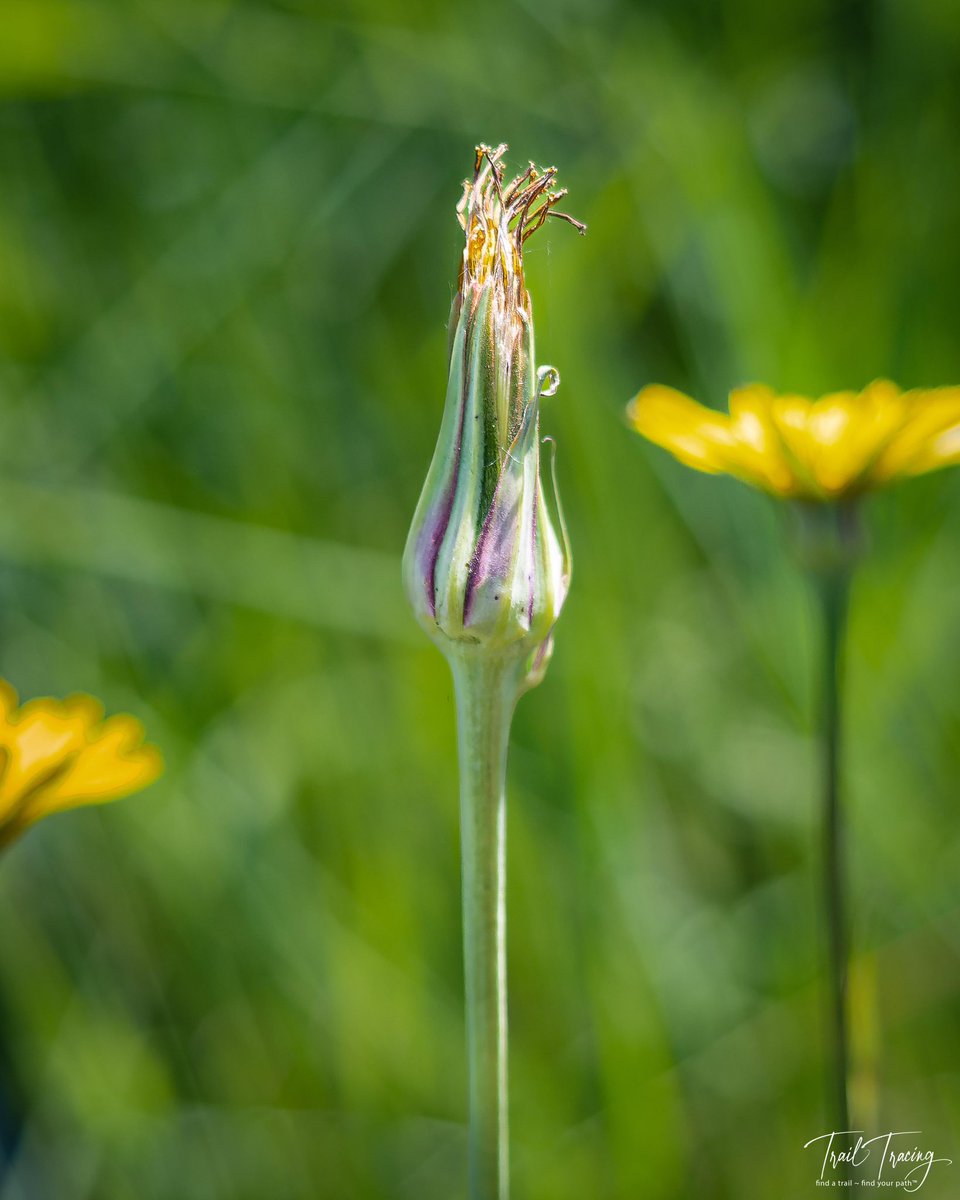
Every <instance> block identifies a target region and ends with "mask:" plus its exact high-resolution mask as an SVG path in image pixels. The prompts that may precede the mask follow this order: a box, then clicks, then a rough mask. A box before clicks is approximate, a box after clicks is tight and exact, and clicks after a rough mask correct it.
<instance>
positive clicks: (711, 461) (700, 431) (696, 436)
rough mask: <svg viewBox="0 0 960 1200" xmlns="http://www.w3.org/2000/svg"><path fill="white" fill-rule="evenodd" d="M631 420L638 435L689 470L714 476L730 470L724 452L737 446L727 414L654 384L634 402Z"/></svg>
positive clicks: (631, 405)
mask: <svg viewBox="0 0 960 1200" xmlns="http://www.w3.org/2000/svg"><path fill="white" fill-rule="evenodd" d="M627 418H628V420H629V421H630V423H631V424H632V425H633V427H634V429H636V431H637V432H638V433H642V434H643V436H644V437H646V438H649V439H650V441H651V442H656V444H657V445H658V446H663V447H664V449H665V450H669V451H670V453H671V454H672V455H673V456H674V458H678V459H679V460H680V461H681V462H682V463H686V464H687V466H689V467H696V468H697V470H698V471H707V472H709V473H710V474H716V473H717V472H718V471H725V470H726V469H727V465H726V459H725V457H724V451H727V450H729V448H730V447H731V446H732V445H733V437H732V435H731V433H730V419H729V417H727V416H726V415H725V414H724V413H718V412H715V411H714V410H713V409H712V408H706V407H705V406H704V405H702V404H698V403H697V402H696V401H695V400H691V399H690V397H689V396H685V395H684V394H683V393H682V392H678V391H675V390H674V389H673V388H668V387H663V386H662V384H659V383H654V384H650V386H649V387H645V388H644V389H643V391H641V392H640V393H639V394H638V395H637V396H635V397H634V398H633V400H631V401H630V404H629V405H628V406H627Z"/></svg>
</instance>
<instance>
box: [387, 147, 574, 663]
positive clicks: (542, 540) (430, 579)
mask: <svg viewBox="0 0 960 1200" xmlns="http://www.w3.org/2000/svg"><path fill="white" fill-rule="evenodd" d="M505 149H506V147H505V146H500V147H498V148H497V149H496V150H490V149H488V148H487V147H484V146H481V147H479V148H478V150H477V157H476V166H475V170H474V177H473V179H472V180H467V182H466V183H465V184H464V195H463V199H462V201H461V203H460V205H459V206H458V210H457V211H458V215H459V218H460V224H461V225H462V227H463V230H464V233H465V237H466V244H465V247H464V252H463V264H462V267H461V272H460V288H459V292H458V294H457V297H456V300H455V302H454V306H453V314H452V317H451V331H452V341H451V349H450V372H449V381H448V384H447V398H446V405H445V409H444V414H443V421H442V424H441V428H440V437H439V440H438V442H437V448H436V451H435V453H434V457H433V462H432V464H431V467H430V471H429V473H428V475H427V481H426V484H425V485H424V489H423V494H422V495H421V497H420V503H419V505H418V506H417V511H416V515H415V516H414V519H413V525H412V527H411V530H410V535H409V538H408V540H407V547H406V552H405V554H404V583H405V586H406V590H407V595H408V597H409V599H410V602H411V604H412V605H413V609H414V612H415V613H416V615H417V617H418V619H419V621H420V623H421V624H422V625H423V627H424V628H425V629H426V631H427V632H428V633H429V634H430V635H431V637H432V638H433V639H434V640H435V641H436V642H437V643H438V644H439V645H440V647H441V649H443V650H444V651H445V652H446V653H450V652H451V651H469V649H470V648H471V647H476V648H482V649H483V650H485V651H488V652H491V653H496V654H498V655H499V656H500V657H504V658H506V657H512V658H515V659H517V660H518V661H522V662H524V663H526V664H527V665H528V666H529V674H528V676H527V680H526V682H527V684H528V685H530V684H532V683H535V682H539V676H540V674H542V670H543V668H544V667H545V665H546V658H547V656H548V654H549V642H550V634H551V630H552V628H553V625H554V622H555V621H556V619H557V617H558V616H559V613H560V609H561V608H562V606H563V602H564V600H565V598H566V595H567V590H568V587H569V583H570V552H569V547H568V545H567V539H566V531H565V529H564V525H563V517H562V513H561V511H560V506H559V497H558V496H557V493H556V488H555V485H553V484H551V486H550V487H549V488H546V489H545V487H544V480H543V475H542V470H541V460H540V400H541V398H542V397H544V396H549V395H552V394H553V392H555V391H556V389H557V386H558V384H559V375H558V374H557V372H556V370H554V368H552V367H541V368H539V369H537V367H536V365H535V364H536V359H535V356H534V338H533V317H532V313H531V307H530V296H529V294H528V292H527V290H526V287H525V286H524V279H523V246H524V242H525V241H526V239H527V238H528V237H529V236H530V235H531V234H532V233H534V232H535V231H536V230H537V229H539V228H540V226H541V225H543V223H544V221H545V220H546V218H547V217H548V216H555V217H562V218H564V219H565V220H567V221H570V222H571V223H572V224H574V225H575V226H576V227H577V228H578V229H579V230H580V231H581V232H582V231H583V228H584V227H583V226H582V225H580V223H579V222H576V221H573V219H572V218H570V217H568V216H566V214H564V213H560V212H557V211H556V209H555V208H554V206H555V205H556V203H557V202H558V201H559V199H560V197H561V196H562V195H563V194H564V193H563V191H560V190H553V184H554V182H555V178H556V172H555V170H554V169H553V168H550V169H548V170H544V171H540V170H538V169H537V168H536V167H534V166H533V164H531V165H530V167H529V168H528V169H527V170H526V171H525V172H524V173H523V174H522V175H519V176H518V177H517V178H516V179H514V180H512V181H511V182H510V183H505V182H504V176H503V169H502V167H501V165H500V160H501V158H502V156H503V153H504V151H505ZM548 494H549V503H548ZM551 509H552V511H551Z"/></svg>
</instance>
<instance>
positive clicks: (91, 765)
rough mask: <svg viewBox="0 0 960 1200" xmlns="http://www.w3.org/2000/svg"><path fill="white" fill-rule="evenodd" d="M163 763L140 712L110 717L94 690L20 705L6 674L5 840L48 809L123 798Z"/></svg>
mask: <svg viewBox="0 0 960 1200" xmlns="http://www.w3.org/2000/svg"><path fill="white" fill-rule="evenodd" d="M162 769H163V762H162V759H161V757H160V752H159V751H158V750H157V749H156V748H155V747H154V746H149V745H145V744H144V741H143V726H142V725H141V724H140V722H139V721H138V720H137V719H136V718H135V717H130V716H126V715H119V716H115V717H110V718H108V719H107V720H104V719H103V708H102V706H101V704H100V702H99V701H98V700H95V699H94V698H93V697H92V696H69V697H68V698H67V699H66V700H51V699H42V700H31V701H30V702H29V703H27V704H25V705H24V706H23V707H22V708H18V707H17V694H16V692H15V691H14V690H13V688H12V687H11V686H10V685H9V684H8V683H5V682H3V681H2V680H0V846H6V845H9V843H10V842H12V841H13V840H14V839H15V838H17V837H19V836H20V834H21V833H23V831H24V830H25V829H27V828H28V827H29V826H30V825H32V824H33V823H34V822H35V821H39V820H40V819H41V818H42V817H46V816H48V815H49V814H50V813H53V812H59V811H60V810H62V809H66V808H75V807H77V806H79V805H82V804H101V803H105V802H106V801H108V800H119V799H120V798H121V797H122V796H127V795H129V794H130V792H135V791H137V790H138V789H140V788H142V787H146V786H147V784H148V783H152V782H153V781H154V780H155V779H156V778H157V776H158V775H159V774H160V772H161V771H162Z"/></svg>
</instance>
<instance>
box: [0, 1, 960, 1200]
mask: <svg viewBox="0 0 960 1200" xmlns="http://www.w3.org/2000/svg"><path fill="white" fill-rule="evenodd" d="M0 16H2V37H0V180H2V187H0V397H2V404H0V646H2V672H3V674H4V675H5V676H6V677H8V678H9V679H11V680H12V681H13V682H14V684H15V685H16V686H17V687H18V688H19V689H20V691H21V692H22V693H23V694H25V695H28V696H29V695H37V694H50V693H52V694H63V693H67V692H70V691H74V690H88V691H92V692H94V693H96V694H98V695H100V696H101V697H103V699H104V701H105V702H106V704H107V706H108V707H109V708H110V709H112V710H129V711H132V712H135V713H137V714H138V715H139V716H141V717H142V718H143V719H144V721H145V722H146V724H147V726H148V729H149V731H150V734H151V736H152V738H153V739H154V740H155V741H157V742H158V743H159V744H160V745H161V746H162V748H163V750H164V752H165V754H166V756H167V760H168V771H167V774H166V776H165V778H164V779H163V780H162V781H161V783H159V784H158V785H157V786H155V787H154V788H152V789H151V790H150V791H149V792H148V793H145V794H144V795H142V796H139V797H137V798H135V799H131V800H129V801H126V802H124V803H122V804H120V805H117V806H113V807H108V808H105V809H102V810H100V809H98V810H88V811H85V812H77V813H72V814H70V815H67V816H63V817H60V818H57V819H56V820H54V821H51V822H49V823H47V824H45V825H43V826H41V827H38V828H37V829H36V830H35V831H33V832H32V833H31V834H30V835H29V837H28V838H27V839H25V841H24V842H23V843H22V844H20V845H18V846H17V847H16V848H15V850H14V851H13V852H12V853H11V854H10V855H9V856H8V857H7V858H6V859H5V861H4V863H3V871H2V875H0V889H2V896H0V948H2V949H0V1031H2V1048H0V1068H2V1098H3V1100H2V1103H3V1141H4V1144H5V1146H6V1168H5V1170H4V1171H3V1173H2V1176H0V1200H134V1198H135V1200H316V1198H318V1197H320V1198H323V1200H352V1198H356V1200H373V1198H377V1200H451V1198H453V1200H456V1198H458V1197H462V1196H463V1174H464V1160H465V1131H464V1118H465V1069H464V1062H463V1048H462V1042H463V1022H462V1012H461V1006H462V984H461V965H460V932H459V864H458V842H457V824H456V822H457V817H456V799H455V795H456V762H455V748H454V724H453V713H452V694H451V683H450V679H449V676H448V671H447V668H446V665H445V664H444V662H443V660H442V658H441V657H440V655H439V654H438V653H437V652H436V650H435V649H433V648H432V647H431V646H430V645H429V644H428V643H427V641H426V640H425V639H424V638H423V636H422V635H421V634H420V632H419V631H418V629H417V628H416V626H415V624H414V622H413V619H412V618H411V617H410V616H409V615H408V613H407V611H406V607H405V604H404V601H403V598H402V595H401V590H400V585H399V556H400V552H401V549H402V545H403V541H404V538H405V535H406V530H407V526H408V522H409V520H410V517H411V514H412V512H413V508H414V505H415V502H416V499H417V496H418V494H419V490H420V487H421V484H422V481H423V478H424V476H425V473H426V469H427V465H428V462H429V459H430V455H431V453H432V451H433V445H434V441H435V438H436V434H437V431H438V428H439V419H440V411H441V406H442V399H443V393H444V385H445V373H446V362H445V358H446V331H445V322H446V315H447V312H448V307H449V303H450V299H451V296H452V292H453V289H454V287H455V279H456V270H457V258H458V254H459V250H460V246H459V237H460V235H459V229H458V226H457V223H456V220H455V216H454V211H453V207H454V204H455V202H456V200H457V199H458V197H459V194H460V181H461V180H462V178H463V177H464V176H465V175H466V174H467V173H468V172H469V170H470V169H471V164H472V155H473V146H474V143H475V142H476V141H478V140H486V141H490V142H494V143H495V142H497V141H499V140H506V141H508V142H509V143H510V145H511V158H510V160H509V161H510V162H512V163H517V164H520V165H522V164H523V163H525V162H526V160H527V159H528V158H534V159H536V160H537V161H539V162H541V163H553V162H555V163H557V164H558V166H559V167H560V170H561V179H562V182H564V183H565V184H566V185H567V186H568V187H569V189H570V193H571V194H570V199H569V203H568V205H567V207H568V208H569V210H570V211H571V212H573V213H575V214H576V215H577V216H579V217H581V218H583V219H584V220H585V221H587V222H588V224H589V226H590V231H589V234H588V236H587V237H586V238H585V239H583V240H581V239H579V238H578V237H577V236H576V235H575V233H574V231H573V230H571V229H570V228H568V227H566V226H564V225H562V224H560V223H554V224H552V225H551V226H550V227H549V228H548V229H547V231H546V234H545V235H538V237H537V239H535V240H534V241H533V242H532V243H530V246H529V251H530V252H529V256H528V283H529V285H530V288H531V291H532V293H533V297H534V303H535V310H536V314H537V336H538V349H539V353H540V356H541V361H543V362H549V363H555V364H556V365H557V366H558V368H559V369H560V372H561V374H562V377H563V386H562V387H561V389H560V392H559V394H558V396H557V397H556V398H555V399H553V400H551V401H549V402H548V404H547V407H546V411H545V416H544V422H545V426H546V431H547V432H549V433H551V434H552V435H554V436H555V437H556V440H557V442H558V445H559V456H558V472H559V476H560V484H561V489H562V493H563V497H564V502H565V506H566V510H567V515H568V521H569V525H570V530H571V536H572V539H573V544H574V553H575V560H576V567H575V577H574V586H573V590H572V592H571V595H570V598H569V601H568V605H567V608H566V610H565V611H564V614H563V618H562V621H561V624H560V626H559V628H558V632H557V639H556V654H555V657H554V661H553V664H552V666H551V668H550V671H549V673H548V676H547V679H546V681H545V683H544V685H543V686H542V687H540V688H539V689H538V690H536V691H535V692H533V693H532V694H531V695H530V696H528V697H526V698H525V699H524V700H523V701H522V703H521V705H520V708H519V711H518V714H517V719H516V723H515V729H514V741H513V748H512V755H511V763H510V780H509V790H510V826H509V860H510V863H509V870H510V885H509V913H510V938H511V941H510V973H511V997H510V1004H511V1020H512V1047H511V1070H512V1103H513V1114H512V1120H513V1157H514V1179H515V1193H516V1196H517V1197H518V1200H641V1198H649V1200H676V1198H685V1197H690V1198H697V1200H734V1198H736V1200H751V1198H757V1200H769V1198H770V1197H773V1196H776V1197H778V1198H780V1197H784V1198H793V1197H806V1196H811V1195H813V1194H815V1192H814V1185H813V1184H814V1179H815V1178H816V1176H817V1174H818V1171H819V1162H818V1161H816V1162H815V1161H814V1157H813V1152H812V1151H807V1152H804V1151H803V1150H802V1145H803V1143H804V1142H805V1141H806V1140H807V1139H808V1138H812V1137H814V1136H816V1135H818V1134H819V1133H821V1132H823V1131H824V1130H825V1129H826V1128H827V1126H826V1125H825V1120H826V1118H825V1116H824V1114H823V1107H824V1106H823V1100H824V1088H823V1083H822V1068H823V1061H822V1059H823V1055H822V1049H821V1047H822V1033H823V1029H822V1025H823V1022H822V1020H821V1008H820V992H821V985H822V978H821V958H822V955H821V950H822V946H821V943H820V935H819V932H818V927H817V924H816V884H817V861H818V855H817V849H818V828H817V813H816V799H815V789H816V766H815V745H814V742H813V734H812V731H813V718H812V709H813V705H814V698H815V694H816V670H815V650H816V624H815V621H814V619H813V613H812V611H811V606H810V602H809V597H808V595H807V593H806V591H805V588H804V585H803V581H802V579H801V578H800V577H799V576H798V574H797V572H796V570H795V569H794V568H793V566H792V564H791V562H790V559H789V555H788V553H787V552H786V550H785V548H784V540H783V537H782V536H781V535H782V530H781V528H780V524H779V520H778V513H776V512H775V511H774V509H773V506H772V504H771V503H769V502H767V501H765V500H764V499H763V498H762V497H759V496H757V495H755V494H752V493H749V492H748V491H747V490H746V489H744V488H742V487H740V486H738V485H737V484H735V483H733V482H731V481H725V480H715V479H708V478H705V477H700V476H697V475H695V474H693V473H692V472H689V471H685V470H684V469H683V468H681V467H679V466H677V465H676V464H674V463H673V462H672V461H669V460H668V458H667V456H666V455H664V454H663V453H662V452H660V451H657V450H655V449H653V448H651V447H649V446H647V445H646V444H643V443H641V441H640V439H639V438H637V437H636V436H635V435H633V434H632V433H630V432H629V431H628V429H627V428H626V426H625V423H624V420H623V406H624V404H625V402H626V401H627V400H628V399H629V397H630V396H631V395H632V394H633V393H634V392H635V391H636V390H637V389H638V388H639V386H640V385H641V384H643V383H645V382H649V381H651V380H659V381H662V382H665V383H669V384H673V385H675V386H679V387H682V388H684V389H686V390H688V391H691V392H692V393H693V394H695V395H697V396H699V397H700V398H702V399H705V400H708V401H710V402H712V403H715V404H722V403H723V400H724V397H725V394H726V390H727V389H728V387H730V386H731V385H734V384H736V383H739V382H743V381H745V380H752V379H762V380H765V381H767V382H769V383H771V384H773V385H775V386H777V387H782V388H795V389H800V390H810V391H812V392H818V391H820V390H830V389H835V388H838V387H859V386H861V385H863V384H864V383H866V382H867V381H869V380H870V379H872V378H874V377H875V376H877V375H889V376H890V377H892V378H894V379H896V380H898V381H899V382H900V383H901V384H903V385H904V386H912V385H936V384H939V383H957V382H960V345H958V280H960V206H958V202H957V196H958V194H960V142H958V139H957V128H958V126H960V70H958V68H960V8H958V6H957V5H956V4H955V3H954V2H953V0H909V2H908V0H886V2H885V3H868V2H866V0H833V2H830V3H828V2H827V0H779V2H778V3H776V4H769V3H760V0H724V2H722V3H708V2H707V0H683V2H674V3H668V2H667V0H659V2H651V3H646V4H635V3H628V2H626V0H589V2H588V0H525V2H520V3H513V2H510V0H490V2H489V3H486V4H484V5H482V6H463V7H460V6H452V5H448V4H444V3H441V2H440V0H411V2H410V3H408V4H407V5H406V6H404V8H403V9H402V10H401V9H400V8H399V6H395V5H391V4H389V3H387V2H386V0H358V2H357V3H354V4H352V5H347V6H344V7H342V8H331V7H328V6H326V5H324V4H318V3H312V2H311V0H273V2H270V0H235V2H231V0H101V2H93V0H91V2H89V3H81V2H79V0H76V2H75V0H3V3H2V5H0ZM869 524H870V529H871V542H872V547H871V552H870V555H869V558H868V561H867V562H866V564H865V565H864V567H863V569H862V571H861V573H860V576H859V579H858V582H857V587H856V594H855V612H854V615H853V626H852V631H851V638H852V640H851V649H850V658H849V669H850V680H849V682H850V714H849V722H848V729H849V758H848V781H849V806H850V819H851V825H852V831H851V846H850V850H851V858H852V874H853V892H854V898H855V899H854V903H855V914H856V918H855V942H856V947H857V954H856V969H855V988H854V992H855V997H854V1002H855V1007H856V1019H857V1028H858V1035H857V1058H858V1070H857V1102H858V1104H859V1105H860V1112H861V1113H862V1114H865V1115H864V1121H867V1120H869V1122H870V1125H869V1128H870V1129H872V1130H875V1131H876V1132H882V1131H885V1130H888V1129H916V1130H922V1131H923V1134H924V1138H923V1143H922V1144H924V1145H929V1146H932V1147H933V1148H934V1149H935V1150H936V1151H937V1153H938V1154H940V1155H945V1156H948V1157H953V1158H955V1159H958V1160H960V1145H958V1138H957V1134H958V1131H960V819H958V811H957V792H958V784H960V603H958V601H960V475H958V473H957V472H953V473H950V472H944V473H942V474H941V475H939V476H931V477H929V478H926V479H922V480H919V481H917V482H915V483H911V484H909V485H905V486H903V487H901V488H899V489H897V490H895V491H893V492H891V493H889V494H887V495H884V496H882V497H878V498H877V499H876V500H874V501H872V502H871V504H870V509H869ZM958 1171H960V1166H955V1167H952V1168H950V1167H945V1168H943V1169H942V1171H941V1172H940V1173H939V1175H938V1174H933V1175H932V1176H931V1178H930V1180H929V1182H928V1183H927V1184H926V1189H927V1191H926V1194H927V1195H929V1196H930V1197H931V1200H932V1198H934V1197H937V1196H943V1197H947V1196H952V1195H955V1194H956V1187H957V1182H956V1181H957V1178H958V1175H957V1172H958Z"/></svg>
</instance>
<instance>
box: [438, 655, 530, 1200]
mask: <svg viewBox="0 0 960 1200" xmlns="http://www.w3.org/2000/svg"><path fill="white" fill-rule="evenodd" d="M452 665H453V676H454V683H455V687H456V696H457V733H458V746H459V759H460V828H461V833H460V837H461V858H462V871H463V879H462V883H463V954H464V968H465V987H466V1019H467V1066H468V1073H469V1197H470V1200H507V1196H508V1192H509V1164H508V1132H507V963H506V946H507V918H506V896H505V883H506V878H505V877H506V798H505V792H504V784H505V777H506V763H507V742H508V739H509V735H510V721H511V718H512V716H513V709H514V705H515V703H516V698H517V685H516V671H515V670H512V669H511V668H510V667H509V666H507V665H506V664H504V663H503V662H500V661H498V660H496V659H491V658H490V657H488V656H486V655H475V656H474V655H471V656H469V657H467V656H461V657H459V658H453V659H452Z"/></svg>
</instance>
